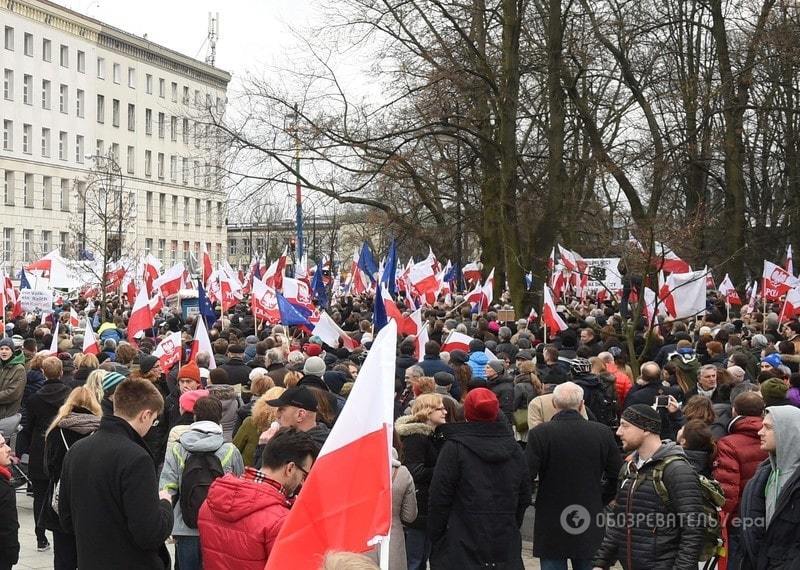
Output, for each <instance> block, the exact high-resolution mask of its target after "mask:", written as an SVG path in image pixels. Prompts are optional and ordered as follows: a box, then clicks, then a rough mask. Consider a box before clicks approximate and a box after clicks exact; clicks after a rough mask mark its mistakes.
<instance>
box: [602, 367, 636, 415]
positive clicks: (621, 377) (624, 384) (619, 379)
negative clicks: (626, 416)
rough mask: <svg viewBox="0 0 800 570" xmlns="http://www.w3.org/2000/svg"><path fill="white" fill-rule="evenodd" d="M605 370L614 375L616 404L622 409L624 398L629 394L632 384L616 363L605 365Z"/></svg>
mask: <svg viewBox="0 0 800 570" xmlns="http://www.w3.org/2000/svg"><path fill="white" fill-rule="evenodd" d="M606 370H608V371H609V372H610V373H611V374H613V375H614V388H615V390H616V393H617V402H619V406H620V407H622V405H623V403H624V402H625V398H626V397H627V396H628V392H630V391H631V388H632V387H633V382H631V379H630V378H629V377H628V375H627V374H625V372H624V371H623V370H620V369H619V368H618V367H617V364H616V362H608V363H606Z"/></svg>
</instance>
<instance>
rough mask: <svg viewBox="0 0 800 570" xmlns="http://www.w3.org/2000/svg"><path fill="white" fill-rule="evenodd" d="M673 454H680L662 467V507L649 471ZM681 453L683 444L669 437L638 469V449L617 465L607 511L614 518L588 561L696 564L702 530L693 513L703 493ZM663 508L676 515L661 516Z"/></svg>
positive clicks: (634, 566)
mask: <svg viewBox="0 0 800 570" xmlns="http://www.w3.org/2000/svg"><path fill="white" fill-rule="evenodd" d="M673 455H678V456H680V457H682V458H683V459H681V460H677V461H673V462H672V463H670V464H669V465H667V467H666V468H665V469H664V486H665V487H666V489H667V494H668V496H669V499H670V503H671V504H670V506H669V507H668V506H667V505H665V504H664V503H662V501H661V498H660V497H659V495H658V492H657V491H656V488H655V485H654V484H653V481H652V478H651V477H650V475H652V470H653V468H654V467H655V466H656V465H657V464H658V463H659V462H660V461H663V460H664V459H666V458H667V457H671V456H673ZM685 458H686V454H685V453H684V451H683V449H681V448H680V446H679V445H677V444H676V443H674V442H671V441H669V442H664V444H663V445H662V446H661V447H660V448H659V449H658V450H657V451H656V452H655V453H654V454H653V456H652V457H650V458H649V459H647V460H646V461H645V462H644V463H643V464H642V465H641V466H640V467H639V468H638V469H637V467H636V462H637V460H638V454H634V455H633V457H632V458H631V460H629V461H628V462H627V463H626V464H625V465H624V466H623V468H622V471H621V477H620V479H621V483H620V486H619V489H618V491H617V498H616V504H615V506H614V510H613V513H612V514H611V516H612V517H613V520H614V522H615V523H616V524H614V525H606V532H605V537H604V538H603V543H602V544H601V545H600V548H599V549H598V551H597V553H596V554H595V557H594V561H593V562H592V565H593V566H597V567H600V568H609V567H610V566H611V565H613V563H614V561H615V560H619V561H620V563H621V564H622V567H623V568H624V569H625V570H644V569H647V570H667V569H673V568H675V569H677V568H681V569H689V568H696V567H697V562H698V559H699V557H700V551H701V549H702V546H703V537H704V532H705V531H704V529H703V527H702V526H700V525H699V524H697V523H698V522H699V521H701V520H702V517H700V516H699V515H700V514H701V513H702V512H703V496H702V491H701V489H700V482H699V480H698V478H697V474H696V473H695V471H694V468H693V467H692V466H691V465H690V464H689V462H688V461H687V460H686V459H685ZM637 478H638V481H637ZM668 513H677V514H679V515H681V516H682V517H681V518H677V517H666V516H664V515H667V514H668ZM654 515H656V516H654ZM687 521H695V524H690V523H689V522H687ZM670 522H671V524H669V523H670Z"/></svg>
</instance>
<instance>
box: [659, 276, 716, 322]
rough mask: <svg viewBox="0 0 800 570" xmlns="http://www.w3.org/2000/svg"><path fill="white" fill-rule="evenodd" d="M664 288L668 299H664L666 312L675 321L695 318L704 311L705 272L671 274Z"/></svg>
mask: <svg viewBox="0 0 800 570" xmlns="http://www.w3.org/2000/svg"><path fill="white" fill-rule="evenodd" d="M666 287H667V289H668V290H669V297H667V299H665V303H666V305H667V310H668V311H669V313H670V315H672V316H673V317H674V318H676V319H684V318H689V317H695V316H697V315H699V314H701V313H704V312H705V310H706V276H705V271H704V270H703V271H691V272H689V273H671V274H670V275H669V276H668V277H667V282H666Z"/></svg>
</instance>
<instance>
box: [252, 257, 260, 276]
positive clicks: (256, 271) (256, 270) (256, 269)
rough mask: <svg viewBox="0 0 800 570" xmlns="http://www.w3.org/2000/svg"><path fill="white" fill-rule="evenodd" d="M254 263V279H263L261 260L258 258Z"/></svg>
mask: <svg viewBox="0 0 800 570" xmlns="http://www.w3.org/2000/svg"><path fill="white" fill-rule="evenodd" d="M253 265H254V267H253V279H258V280H259V281H261V260H260V259H256V262H255V263H254V264H253Z"/></svg>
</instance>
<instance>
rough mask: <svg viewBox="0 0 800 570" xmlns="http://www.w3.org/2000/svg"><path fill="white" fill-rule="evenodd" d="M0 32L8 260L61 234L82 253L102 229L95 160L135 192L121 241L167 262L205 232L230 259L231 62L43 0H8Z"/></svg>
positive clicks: (0, 159)
mask: <svg viewBox="0 0 800 570" xmlns="http://www.w3.org/2000/svg"><path fill="white" fill-rule="evenodd" d="M0 34H2V35H1V36H0V73H2V80H3V92H2V93H0V127H1V128H2V137H3V138H2V142H1V144H0V183H1V184H2V185H3V196H2V198H0V228H1V229H2V236H0V251H2V256H1V257H0V262H2V264H3V265H4V267H5V269H6V271H9V272H16V271H18V270H19V268H20V266H22V265H23V264H25V263H27V262H30V261H32V260H35V259H38V258H39V257H41V256H42V255H43V254H45V253H47V252H49V251H51V250H53V249H55V248H56V247H58V248H60V249H61V254H62V255H64V256H65V257H72V258H75V257H77V255H78V253H79V252H80V250H81V247H82V245H83V238H82V235H81V234H82V233H85V234H87V235H91V233H92V231H96V228H95V229H94V230H92V228H94V227H95V226H96V220H93V219H91V216H89V212H90V208H88V207H86V204H85V200H87V199H88V198H86V197H87V196H90V195H91V192H87V185H92V184H95V183H97V181H98V180H102V179H103V177H102V176H98V172H99V170H100V169H101V168H102V169H104V170H105V171H108V172H113V173H114V177H113V179H110V180H111V181H112V183H111V188H113V189H114V191H116V192H120V189H121V192H124V193H125V196H126V198H129V200H126V204H129V205H130V209H126V210H125V212H124V214H123V213H122V212H123V211H122V209H121V208H120V210H119V213H120V214H122V215H118V216H117V218H120V217H121V218H122V219H123V224H122V232H121V239H122V245H121V247H120V248H119V250H120V251H121V252H122V253H123V254H124V255H127V256H130V257H137V256H140V255H143V254H146V253H152V254H153V255H155V256H157V257H159V258H160V259H161V260H162V261H164V262H165V264H167V265H169V264H170V263H172V262H175V261H179V260H183V259H185V258H186V257H187V256H188V254H189V252H190V251H192V252H195V253H198V252H199V251H200V249H201V247H202V246H203V245H205V247H206V249H207V250H208V251H209V252H210V253H211V255H212V257H213V258H215V259H223V258H224V257H225V254H226V245H227V240H226V219H225V218H226V214H225V211H226V208H225V202H226V195H225V191H224V189H223V188H222V184H221V178H222V177H221V176H220V175H219V172H220V169H219V167H220V166H221V165H222V162H223V157H222V153H223V150H222V145H220V144H218V143H217V142H216V136H215V133H216V129H215V128H214V127H213V125H211V124H210V123H211V121H210V119H209V118H210V113H213V114H215V115H216V116H220V115H221V114H222V113H223V112H224V106H225V103H226V90H227V85H228V82H229V81H230V74H228V73H227V72H225V71H222V70H220V69H217V68H215V67H212V66H210V65H207V64H205V63H203V62H200V61H197V60H194V59H192V58H189V57H186V56H183V55H181V54H179V53H176V52H174V51H171V50H169V49H167V48H164V47H162V46H159V45H157V44H153V43H152V42H149V41H148V40H147V39H146V38H140V37H137V36H134V35H131V34H128V33H126V32H123V31H121V30H119V29H116V28H113V27H110V26H107V25H105V24H103V23H102V22H99V21H97V20H93V19H91V18H88V17H85V16H83V15H81V14H78V13H76V12H73V11H71V10H68V9H66V8H63V7H61V6H59V5H57V4H54V3H51V2H47V1H42V0H13V1H11V0H0ZM97 157H99V158H97ZM109 157H110V158H109ZM101 188H103V190H104V191H105V188H104V187H103V186H101ZM95 194H96V193H95ZM111 203H112V204H114V203H116V202H115V200H111ZM84 213H87V216H89V217H90V219H89V220H84V218H85V216H84ZM117 235H118V234H117ZM95 237H96V236H95ZM116 239H119V238H118V237H117V238H116ZM87 249H91V248H89V247H87ZM93 254H95V255H96V254H97V252H93Z"/></svg>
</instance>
